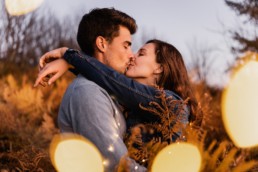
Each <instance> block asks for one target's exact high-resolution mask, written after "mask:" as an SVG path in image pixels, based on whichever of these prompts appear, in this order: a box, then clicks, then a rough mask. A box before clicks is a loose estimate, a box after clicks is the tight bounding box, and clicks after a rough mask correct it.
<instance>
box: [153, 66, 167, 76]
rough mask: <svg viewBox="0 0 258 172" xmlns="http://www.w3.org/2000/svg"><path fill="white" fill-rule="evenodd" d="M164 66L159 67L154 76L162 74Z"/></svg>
mask: <svg viewBox="0 0 258 172" xmlns="http://www.w3.org/2000/svg"><path fill="white" fill-rule="evenodd" d="M163 70H164V69H163V66H162V65H159V67H157V68H156V69H155V70H154V71H153V74H161V73H162V72H163Z"/></svg>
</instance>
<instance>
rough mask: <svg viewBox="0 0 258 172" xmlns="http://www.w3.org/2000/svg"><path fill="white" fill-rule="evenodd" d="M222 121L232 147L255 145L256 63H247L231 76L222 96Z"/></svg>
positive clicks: (257, 114)
mask: <svg viewBox="0 0 258 172" xmlns="http://www.w3.org/2000/svg"><path fill="white" fill-rule="evenodd" d="M222 118H223V122H224V126H225V129H226V131H227V133H228V135H229V136H230V138H231V140H232V141H233V142H234V144H235V145H236V146H238V147H242V148H246V147H252V146H256V145H258V62H256V61H249V62H248V63H246V64H245V65H244V66H243V67H241V68H240V69H239V70H238V71H237V72H236V73H235V74H234V75H233V77H232V79H231V81H230V83H229V85H228V87H227V88H226V89H225V91H224V92H223V96H222Z"/></svg>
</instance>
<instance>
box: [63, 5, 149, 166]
mask: <svg viewBox="0 0 258 172" xmlns="http://www.w3.org/2000/svg"><path fill="white" fill-rule="evenodd" d="M136 29H137V25H136V23H135V20H134V19H133V18H131V17H130V16H128V15H127V14H125V13H123V12H121V11H118V10H115V9H113V8H110V9H109V8H103V9H93V10H92V11H91V12H90V13H88V14H86V15H84V16H83V18H82V20H81V22H80V24H79V29H78V33H77V41H78V44H79V46H80V48H81V50H82V51H83V52H84V53H86V54H87V55H90V56H93V57H95V58H96V59H98V60H99V61H100V62H102V63H104V64H105V65H107V66H109V67H112V68H113V69H115V70H117V71H118V72H120V73H124V72H125V70H126V68H127V66H128V63H129V61H130V59H131V58H133V53H132V50H131V34H134V33H135V32H136ZM65 50H66V49H65ZM68 51H69V50H68ZM74 72H76V71H74ZM58 124H59V127H60V130H61V132H75V133H78V134H81V135H83V136H84V137H86V138H87V139H89V140H91V141H92V142H93V143H94V144H95V145H96V146H97V147H98V149H99V150H100V152H101V153H102V155H103V156H104V158H106V159H107V165H106V167H105V168H106V171H115V169H116V166H117V165H118V164H119V161H120V159H121V158H122V157H123V156H124V155H126V153H127V148H126V146H125V144H124V142H123V133H124V132H125V127H126V126H125V121H124V118H123V115H122V113H121V112H120V110H119V108H118V107H117V105H116V103H115V102H114V101H113V100H112V98H111V96H110V95H109V94H108V93H107V92H106V90H104V89H103V88H101V87H100V86H98V85H97V84H95V83H94V82H92V81H89V80H87V79H85V78H84V77H82V76H81V75H78V77H77V78H76V79H75V80H74V81H73V82H72V83H71V84H70V85H69V87H68V89H67V90H66V92H65V94H64V97H63V99H62V102H61V105H60V110H59V114H58ZM129 161H130V162H131V163H130V171H134V170H135V171H146V169H145V168H144V167H141V166H139V165H138V164H136V163H135V162H134V161H133V160H130V159H129Z"/></svg>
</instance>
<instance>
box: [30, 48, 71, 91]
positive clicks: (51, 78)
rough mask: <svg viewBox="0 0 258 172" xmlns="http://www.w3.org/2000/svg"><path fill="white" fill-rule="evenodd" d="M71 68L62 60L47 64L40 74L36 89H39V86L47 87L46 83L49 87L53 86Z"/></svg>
mask: <svg viewBox="0 0 258 172" xmlns="http://www.w3.org/2000/svg"><path fill="white" fill-rule="evenodd" d="M54 51H55V50H54ZM69 67H70V65H69V64H68V63H67V62H66V61H65V60H64V59H62V58H60V59H57V60H54V61H52V62H49V63H47V64H45V66H44V67H43V68H42V69H41V70H40V72H39V74H38V77H37V79H36V81H35V83H34V87H37V86H38V85H39V84H40V85H42V86H45V85H46V84H45V83H46V82H47V84H48V85H50V84H52V83H53V82H55V81H56V80H57V79H58V78H60V77H61V76H62V75H63V74H64V73H65V72H66V71H67V70H68V69H69ZM46 78H48V79H46Z"/></svg>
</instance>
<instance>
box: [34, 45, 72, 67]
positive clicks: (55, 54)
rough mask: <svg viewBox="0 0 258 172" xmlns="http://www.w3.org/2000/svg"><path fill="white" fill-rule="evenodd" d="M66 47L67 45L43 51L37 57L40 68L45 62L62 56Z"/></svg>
mask: <svg viewBox="0 0 258 172" xmlns="http://www.w3.org/2000/svg"><path fill="white" fill-rule="evenodd" d="M67 49H68V48H67V47H62V48H58V49H55V50H52V51H49V52H47V53H45V54H44V55H43V56H41V57H40V59H39V66H40V68H43V67H44V66H45V65H46V64H47V63H49V62H51V61H53V60H56V59H59V58H62V57H63V55H64V53H65V52H66V50H67Z"/></svg>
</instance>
